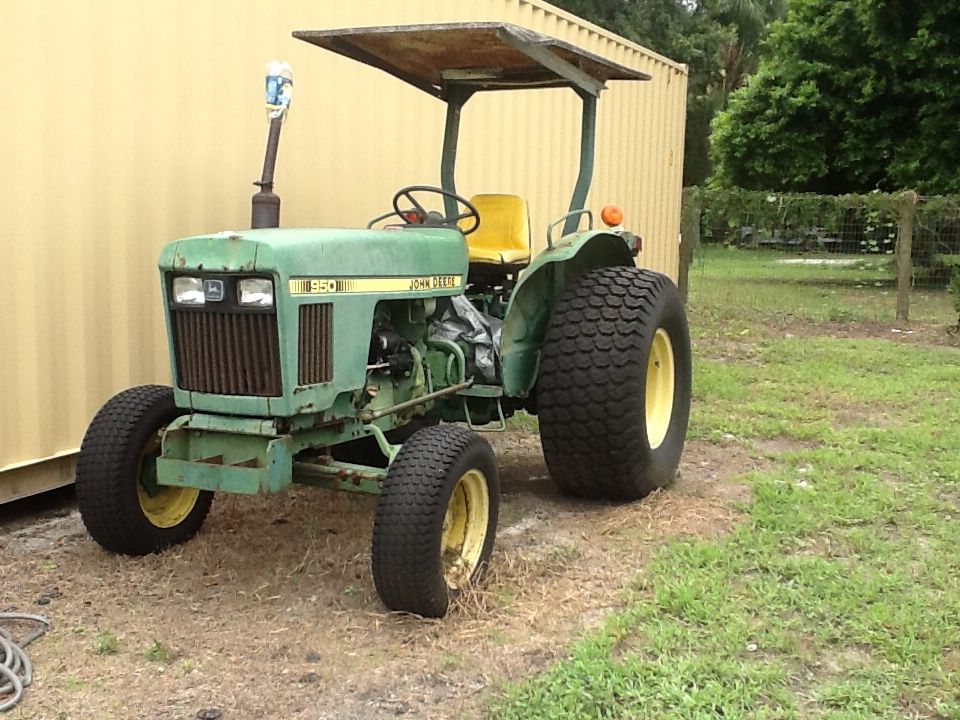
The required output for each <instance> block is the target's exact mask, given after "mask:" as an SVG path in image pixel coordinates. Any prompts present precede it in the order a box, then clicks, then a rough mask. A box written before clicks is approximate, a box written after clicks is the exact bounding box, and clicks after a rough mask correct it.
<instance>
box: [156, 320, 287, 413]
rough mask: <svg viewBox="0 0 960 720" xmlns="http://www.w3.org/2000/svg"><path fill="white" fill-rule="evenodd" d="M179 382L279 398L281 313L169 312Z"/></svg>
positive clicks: (207, 390) (219, 391)
mask: <svg viewBox="0 0 960 720" xmlns="http://www.w3.org/2000/svg"><path fill="white" fill-rule="evenodd" d="M170 314H171V319H172V322H173V345H174V352H175V354H176V359H177V384H178V385H179V386H180V387H181V388H182V389H184V390H195V391H197V392H203V393H214V394H217V395H255V396H258V397H277V396H279V395H280V393H281V392H282V382H281V379H280V339H279V336H278V333H277V316H276V315H274V314H272V313H259V312H250V313H244V312H233V313H225V312H206V311H202V312H190V311H184V310H171V313H170Z"/></svg>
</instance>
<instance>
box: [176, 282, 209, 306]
mask: <svg viewBox="0 0 960 720" xmlns="http://www.w3.org/2000/svg"><path fill="white" fill-rule="evenodd" d="M173 301H174V302H175V303H178V304H180V305H203V304H204V303H205V302H206V297H205V296H204V294H203V280H201V279H200V278H194V277H176V278H174V279H173Z"/></svg>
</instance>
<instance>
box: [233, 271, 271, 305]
mask: <svg viewBox="0 0 960 720" xmlns="http://www.w3.org/2000/svg"><path fill="white" fill-rule="evenodd" d="M237 300H238V301H239V302H240V304H241V305H247V306H252V307H272V306H273V280H270V279H269V278H246V279H245V280H241V281H240V282H239V283H237Z"/></svg>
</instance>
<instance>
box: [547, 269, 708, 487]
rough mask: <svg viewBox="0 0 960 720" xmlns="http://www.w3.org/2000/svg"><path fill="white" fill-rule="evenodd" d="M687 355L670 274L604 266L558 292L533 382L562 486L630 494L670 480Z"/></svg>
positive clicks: (686, 411)
mask: <svg viewBox="0 0 960 720" xmlns="http://www.w3.org/2000/svg"><path fill="white" fill-rule="evenodd" d="M690 355H691V353H690V331H689V329H688V327H687V318H686V314H685V313H684V309H683V303H682V301H681V299H680V294H679V293H678V292H677V288H676V286H675V285H674V284H673V282H672V281H671V280H670V278H668V277H667V276H666V275H662V274H660V273H656V272H652V271H650V270H641V269H638V268H634V267H610V268H601V269H599V270H593V271H591V272H588V273H586V274H584V275H583V276H581V277H580V278H578V279H577V280H575V281H574V282H573V283H571V284H570V285H568V286H567V287H566V288H565V289H564V290H563V292H562V293H561V294H560V297H559V298H558V299H557V302H556V305H555V306H554V309H553V312H552V314H551V316H550V322H549V324H548V326H547V332H546V338H545V340H544V346H543V358H542V363H541V369H540V377H539V379H538V385H537V393H538V401H539V405H540V407H539V410H540V438H541V443H542V445H543V454H544V457H545V459H546V461H547V467H548V468H549V469H550V474H551V476H552V477H553V479H554V481H555V482H556V484H557V485H558V486H559V488H560V489H561V490H562V491H564V492H566V493H569V494H571V495H576V496H579V497H584V498H593V499H607V500H636V499H639V498H641V497H644V496H645V495H647V494H648V493H650V492H652V491H653V490H655V489H657V488H660V487H663V486H665V485H667V484H668V483H669V482H670V481H671V480H672V479H673V478H674V476H675V475H676V471H677V466H678V465H679V462H680V455H681V453H682V452H683V444H684V440H685V438H686V433H687V423H688V420H689V417H690V393H691V376H692V369H691V358H690Z"/></svg>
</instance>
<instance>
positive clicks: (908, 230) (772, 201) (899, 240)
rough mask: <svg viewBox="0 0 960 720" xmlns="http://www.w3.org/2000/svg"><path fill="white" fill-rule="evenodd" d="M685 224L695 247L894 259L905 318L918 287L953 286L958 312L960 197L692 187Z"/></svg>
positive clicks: (899, 313)
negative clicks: (911, 295)
mask: <svg viewBox="0 0 960 720" xmlns="http://www.w3.org/2000/svg"><path fill="white" fill-rule="evenodd" d="M683 218H684V220H683V223H684V228H683V235H684V237H685V238H693V243H701V242H702V243H718V244H723V245H728V246H736V247H740V248H749V249H757V250H760V249H765V248H769V249H775V250H781V251H783V250H786V251H793V252H798V253H804V252H820V253H844V254H869V255H874V256H879V255H889V256H891V258H890V259H891V267H893V268H895V269H896V274H897V288H898V293H897V294H898V298H897V318H898V319H900V320H906V319H907V312H908V306H909V301H908V293H909V290H910V288H911V287H913V286H915V285H917V284H925V285H941V286H942V285H949V286H950V288H951V291H952V292H954V293H955V294H956V297H957V298H958V301H957V304H958V309H960V196H949V197H943V196H934V197H923V196H919V195H917V194H916V193H912V192H906V193H898V194H885V193H869V194H866V195H838V196H833V195H815V194H809V193H772V192H758V191H750V190H740V189H729V188H688V189H687V190H686V191H684V214H683ZM684 245H686V246H687V247H686V252H684ZM690 245H691V243H690V242H688V241H687V240H685V241H684V243H683V244H682V245H681V260H682V261H683V259H684V258H687V261H688V262H689V258H690V257H691V253H692V249H691V247H690ZM682 264H683V262H681V265H682ZM683 276H684V272H683V268H682V267H681V279H682V278H683ZM681 290H683V288H681Z"/></svg>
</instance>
